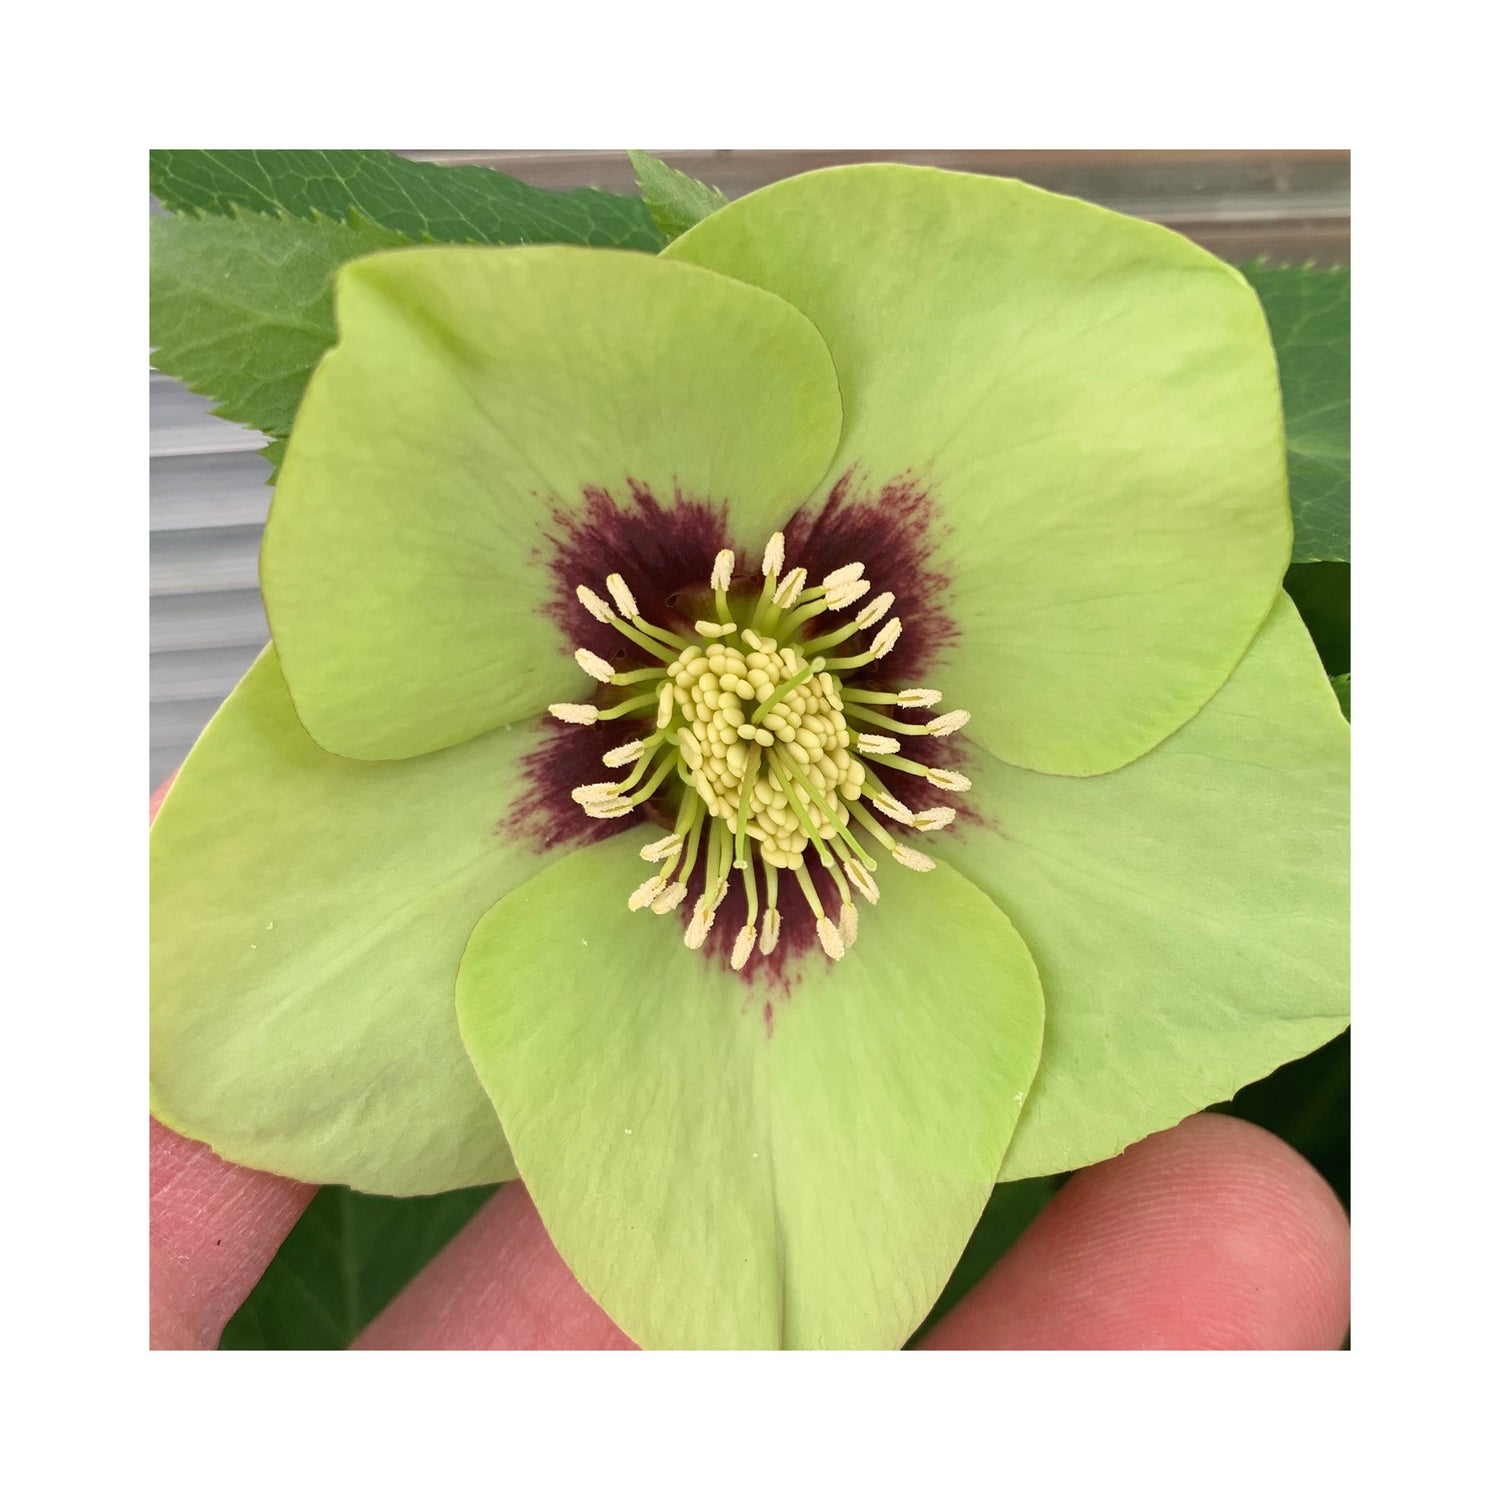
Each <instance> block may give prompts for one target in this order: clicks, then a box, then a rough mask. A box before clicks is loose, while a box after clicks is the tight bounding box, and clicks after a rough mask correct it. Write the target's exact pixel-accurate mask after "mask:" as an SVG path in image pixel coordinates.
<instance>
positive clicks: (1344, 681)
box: [1328, 672, 1349, 719]
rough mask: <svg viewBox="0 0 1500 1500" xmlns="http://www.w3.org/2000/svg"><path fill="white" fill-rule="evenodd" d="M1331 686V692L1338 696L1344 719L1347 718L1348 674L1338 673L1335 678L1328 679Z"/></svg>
mask: <svg viewBox="0 0 1500 1500" xmlns="http://www.w3.org/2000/svg"><path fill="white" fill-rule="evenodd" d="M1328 680H1329V681H1330V682H1331V683H1332V684H1333V690H1334V692H1335V693H1336V694H1338V700H1339V707H1340V708H1341V709H1343V710H1344V717H1345V718H1346V719H1347V718H1348V717H1349V674H1348V673H1347V672H1339V673H1338V674H1337V675H1336V676H1333V677H1330V678H1329V679H1328Z"/></svg>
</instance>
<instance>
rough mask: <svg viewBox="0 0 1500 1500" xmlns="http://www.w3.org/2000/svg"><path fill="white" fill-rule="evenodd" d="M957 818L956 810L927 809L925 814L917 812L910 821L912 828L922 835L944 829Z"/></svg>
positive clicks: (948, 808) (949, 808) (950, 808)
mask: <svg viewBox="0 0 1500 1500" xmlns="http://www.w3.org/2000/svg"><path fill="white" fill-rule="evenodd" d="M957 816H958V810H957V809H956V808H952V807H929V808H928V809H927V810H926V812H919V813H918V814H917V815H916V817H914V818H913V819H912V820H911V821H912V827H913V828H916V829H919V830H920V831H921V832H922V833H935V832H937V830H938V829H939V828H946V827H947V826H948V825H949V824H950V823H951V822H952V821H953V820H954V819H955V818H956V817H957Z"/></svg>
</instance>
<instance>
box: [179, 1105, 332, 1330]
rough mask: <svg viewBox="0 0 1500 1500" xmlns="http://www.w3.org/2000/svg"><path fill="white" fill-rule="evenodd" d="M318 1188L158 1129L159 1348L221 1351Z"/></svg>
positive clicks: (198, 1142) (199, 1142)
mask: <svg viewBox="0 0 1500 1500" xmlns="http://www.w3.org/2000/svg"><path fill="white" fill-rule="evenodd" d="M315 1192H317V1188H316V1187H313V1186H312V1185H311V1184H309V1183H305V1182H292V1181H290V1180H288V1179H287V1178H285V1177H275V1176H272V1175H271V1173H269V1172H255V1171H252V1170H251V1169H250V1168H249V1167H237V1166H234V1165H233V1164H232V1163H230V1162H227V1161H224V1160H223V1159H222V1158H220V1157H218V1156H215V1155H214V1153H213V1152H212V1151H211V1150H210V1149H209V1148H208V1147H207V1146H205V1145H204V1144H203V1143H202V1142H201V1141H190V1140H188V1139H186V1138H185V1137H184V1136H180V1135H177V1134H176V1133H175V1132H174V1131H171V1130H168V1129H167V1127H166V1126H165V1125H163V1124H161V1122H160V1121H158V1120H156V1119H153V1120H152V1121H151V1347H152V1348H153V1349H212V1348H213V1347H215V1345H217V1343H218V1342H219V1336H220V1335H221V1334H222V1333H223V1331H224V1325H225V1324H226V1323H227V1322H228V1321H229V1319H230V1317H231V1316H232V1315H233V1314H234V1311H235V1309H236V1308H238V1307H239V1305H240V1303H241V1302H243V1301H244V1300H245V1298H246V1297H248V1296H249V1295H250V1292H251V1290H252V1288H253V1287H254V1286H255V1283H256V1282H257V1281H259V1280H260V1278H261V1275H262V1273H263V1272H264V1271H265V1269H266V1267H267V1266H268V1265H269V1264H270V1263H271V1257H272V1256H274V1255H275V1254H276V1250H277V1247H278V1246H279V1245H280V1244H281V1242H282V1240H284V1239H285V1238H286V1236H287V1234H288V1233H289V1232H290V1230H291V1228H292V1225H294V1224H295V1223H296V1222H297V1220H298V1218H300V1217H301V1214H302V1211H303V1209H305V1208H306V1207H307V1205H308V1203H309V1202H310V1201H311V1199H312V1196H313V1194H314V1193H315Z"/></svg>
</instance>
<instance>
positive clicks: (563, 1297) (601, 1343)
mask: <svg viewBox="0 0 1500 1500" xmlns="http://www.w3.org/2000/svg"><path fill="white" fill-rule="evenodd" d="M354 1347H355V1348H357V1349H632V1348H634V1347H635V1346H634V1345H633V1344H632V1343H631V1342H630V1340H629V1339H628V1338H626V1337H625V1335H624V1334H623V1333H621V1332H620V1330H619V1329H618V1328H617V1327H616V1326H615V1325H614V1323H613V1322H612V1321H611V1320H610V1318H609V1316H608V1315H607V1314H606V1313H605V1311H604V1309H603V1308H601V1307H600V1306H599V1304H598V1303H597V1302H595V1301H594V1300H593V1298H592V1297H590V1296H589V1294H588V1293H587V1292H586V1291H584V1289H583V1288H582V1287H581V1286H580V1285H579V1284H578V1279H577V1278H576V1277H575V1276H574V1275H573V1273H572V1272H571V1271H570V1270H569V1269H568V1267H567V1265H566V1263H565V1262H564V1261H563V1258H562V1256H561V1255H559V1254H558V1253H557V1250H556V1248H555V1247H554V1246H553V1244H552V1241H551V1239H550V1238H549V1237H548V1235H547V1230H546V1227H545V1226H544V1225H543V1223H542V1220H541V1216H540V1215H539V1214H538V1213H537V1211H536V1205H535V1204H534V1203H533V1202H532V1201H531V1197H530V1195H529V1194H528V1193H527V1192H526V1189H525V1188H524V1187H523V1186H522V1185H521V1184H520V1183H519V1182H512V1183H507V1184H506V1185H505V1186H504V1187H502V1188H500V1189H499V1190H498V1191H497V1192H496V1193H495V1195H494V1197H492V1198H491V1199H490V1200H489V1201H488V1202H487V1203H485V1204H484V1206H483V1207H482V1208H481V1209H480V1210H479V1212H478V1213H476V1214H475V1215H474V1217H473V1218H472V1219H471V1220H470V1221H469V1222H468V1223H467V1224H466V1225H465V1226H464V1227H463V1228H462V1229H461V1230H460V1231H459V1232H458V1234H457V1235H456V1236H454V1238H453V1239H452V1240H451V1241H450V1242H449V1243H448V1244H447V1245H446V1246H445V1247H444V1249H443V1250H441V1251H440V1252H439V1253H438V1255H437V1256H436V1258H435V1259H434V1260H433V1261H432V1262H431V1263H430V1264H429V1265H428V1266H427V1267H426V1268H425V1269H424V1270H423V1271H422V1272H421V1273H420V1274H419V1275H418V1276H417V1278H416V1279H415V1280H414V1281H413V1282H412V1284H411V1285H410V1286H408V1287H407V1288H406V1290H405V1291H403V1292H402V1293H401V1295H400V1296H399V1297H397V1298H396V1300H395V1301H394V1302H393V1303H391V1305H390V1306H389V1307H387V1308H386V1309H385V1311H384V1312H382V1313H381V1314H380V1315H379V1316H378V1317H377V1318H376V1319H375V1320H374V1322H372V1323H371V1324H370V1326H369V1327H368V1328H367V1329H365V1331H364V1332H363V1333H362V1334H361V1335H360V1336H359V1338H358V1339H356V1340H355V1343H354Z"/></svg>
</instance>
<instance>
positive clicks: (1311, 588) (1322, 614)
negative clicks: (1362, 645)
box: [1284, 562, 1349, 676]
mask: <svg viewBox="0 0 1500 1500" xmlns="http://www.w3.org/2000/svg"><path fill="white" fill-rule="evenodd" d="M1284 587H1285V588H1286V591H1287V593H1288V594H1290V595H1291V596H1292V603H1293V604H1295V605H1296V606H1297V613H1298V614H1300V615H1301V616H1302V623H1303V624H1304V625H1306V626H1307V633H1308V634H1309V635H1310V636H1311V637H1312V638H1313V644H1314V645H1315V646H1316V647H1317V648H1318V655H1319V657H1321V658H1322V661H1323V670H1324V671H1325V672H1329V673H1331V674H1333V675H1335V676H1337V675H1338V674H1339V673H1342V672H1347V671H1348V670H1349V564H1348V563H1340V562H1320V563H1298V564H1296V565H1295V566H1293V567H1290V568H1288V569H1287V570H1286V583H1285V585H1284Z"/></svg>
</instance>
